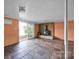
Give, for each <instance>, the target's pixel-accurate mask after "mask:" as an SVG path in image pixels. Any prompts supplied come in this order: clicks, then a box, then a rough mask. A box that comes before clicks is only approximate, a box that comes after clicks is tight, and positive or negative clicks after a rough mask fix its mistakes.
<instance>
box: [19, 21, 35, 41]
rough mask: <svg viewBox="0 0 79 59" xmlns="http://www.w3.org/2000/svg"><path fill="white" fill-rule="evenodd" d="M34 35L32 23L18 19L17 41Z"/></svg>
mask: <svg viewBox="0 0 79 59" xmlns="http://www.w3.org/2000/svg"><path fill="white" fill-rule="evenodd" d="M33 37H34V24H31V23H27V22H23V21H19V41H24V40H27V39H29V38H33Z"/></svg>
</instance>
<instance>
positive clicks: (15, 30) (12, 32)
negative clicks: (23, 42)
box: [4, 17, 19, 46]
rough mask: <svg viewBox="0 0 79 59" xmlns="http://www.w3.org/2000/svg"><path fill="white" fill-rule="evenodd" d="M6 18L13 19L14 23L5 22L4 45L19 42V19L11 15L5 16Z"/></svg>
mask: <svg viewBox="0 0 79 59" xmlns="http://www.w3.org/2000/svg"><path fill="white" fill-rule="evenodd" d="M4 20H12V24H4V45H5V46H8V45H11V44H15V43H17V42H19V24H18V20H17V19H13V18H9V17H5V18H4Z"/></svg>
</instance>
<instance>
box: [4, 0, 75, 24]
mask: <svg viewBox="0 0 79 59" xmlns="http://www.w3.org/2000/svg"><path fill="white" fill-rule="evenodd" d="M4 3H5V5H4V16H9V17H12V18H18V19H19V20H23V21H26V22H32V23H46V22H61V21H63V19H64V0H4ZM19 6H25V10H26V12H25V13H24V14H23V17H24V18H20V16H22V14H21V15H20V13H19V12H18V11H19V9H18V8H19ZM68 18H69V20H73V19H74V0H68Z"/></svg>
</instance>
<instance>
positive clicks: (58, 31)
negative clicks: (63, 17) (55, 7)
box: [55, 21, 74, 41]
mask: <svg viewBox="0 0 79 59" xmlns="http://www.w3.org/2000/svg"><path fill="white" fill-rule="evenodd" d="M55 37H58V38H60V39H64V23H63V22H60V23H55ZM68 40H70V41H74V22H73V21H70V22H68Z"/></svg>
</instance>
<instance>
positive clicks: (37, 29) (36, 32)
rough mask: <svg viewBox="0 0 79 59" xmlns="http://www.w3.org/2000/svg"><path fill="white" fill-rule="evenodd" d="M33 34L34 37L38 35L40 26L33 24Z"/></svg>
mask: <svg viewBox="0 0 79 59" xmlns="http://www.w3.org/2000/svg"><path fill="white" fill-rule="evenodd" d="M34 31H35V32H34V34H35V37H37V36H38V35H37V34H38V32H39V31H40V25H39V24H35V26H34Z"/></svg>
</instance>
